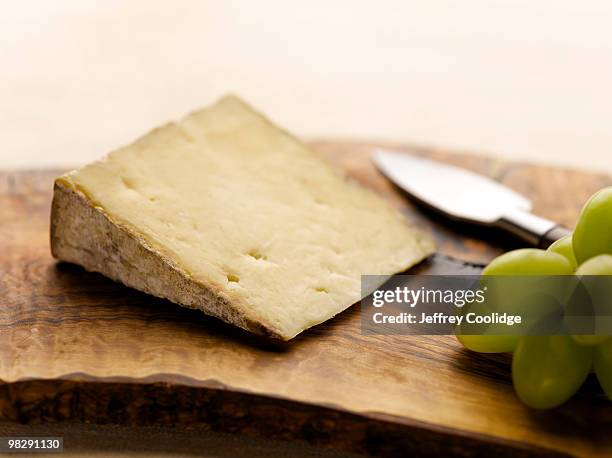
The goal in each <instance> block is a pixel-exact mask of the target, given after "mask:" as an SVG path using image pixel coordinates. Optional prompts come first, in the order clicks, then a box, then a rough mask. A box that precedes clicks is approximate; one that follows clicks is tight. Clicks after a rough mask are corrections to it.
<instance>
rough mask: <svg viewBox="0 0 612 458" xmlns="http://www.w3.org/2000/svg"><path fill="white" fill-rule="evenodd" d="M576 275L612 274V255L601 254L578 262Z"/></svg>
mask: <svg viewBox="0 0 612 458" xmlns="http://www.w3.org/2000/svg"><path fill="white" fill-rule="evenodd" d="M611 235H612V234H611ZM576 275H612V255H609V254H601V255H599V256H595V257H594V258H591V259H589V260H588V261H586V262H585V263H584V264H580V267H578V270H577V271H576Z"/></svg>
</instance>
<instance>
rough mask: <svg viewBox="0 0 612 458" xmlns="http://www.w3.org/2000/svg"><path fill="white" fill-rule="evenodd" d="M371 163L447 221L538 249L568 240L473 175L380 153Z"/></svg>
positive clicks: (503, 190) (510, 195)
mask: <svg viewBox="0 0 612 458" xmlns="http://www.w3.org/2000/svg"><path fill="white" fill-rule="evenodd" d="M372 159H373V161H374V164H375V165H376V166H377V167H378V169H379V170H380V171H381V172H382V173H383V174H384V175H385V176H386V177H387V178H389V179H390V180H391V181H392V182H393V183H395V184H396V185H397V186H399V187H400V188H401V189H403V190H404V191H406V192H407V193H408V194H409V195H410V196H411V197H412V198H413V199H415V200H416V201H417V202H418V203H420V204H421V205H425V206H426V207H429V208H430V209H432V210H434V211H436V212H438V213H440V214H442V215H444V216H446V217H447V218H450V219H452V220H455V221H459V222H464V223H471V224H478V225H481V226H487V227H498V228H500V229H503V230H505V231H507V232H509V233H511V234H513V235H514V236H516V237H519V238H520V239H522V240H523V241H524V242H525V243H527V244H528V245H530V246H536V247H540V248H547V247H548V246H550V245H551V244H552V243H553V242H554V241H556V240H558V239H559V238H561V237H563V236H565V235H568V234H570V230H569V229H567V228H565V227H563V226H562V225H560V224H557V223H555V222H553V221H550V220H548V219H546V218H542V217H540V216H537V215H534V214H533V213H531V209H532V204H531V201H530V200H529V199H527V198H526V197H524V196H522V195H521V194H519V193H517V192H515V191H513V190H511V189H510V188H508V187H506V186H504V185H502V184H501V183H499V182H497V181H495V180H492V179H491V178H488V177H485V176H483V175H480V174H478V173H475V172H472V171H469V170H466V169H463V168H460V167H455V166H452V165H449V164H443V163H441V162H438V161H434V160H431V159H425V158H422V157H417V156H412V155H408V154H404V153H399V152H395V151H389V150H382V149H379V150H377V151H375V152H374V155H373V157H372Z"/></svg>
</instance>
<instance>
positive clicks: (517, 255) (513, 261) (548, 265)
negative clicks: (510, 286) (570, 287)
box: [482, 248, 574, 275]
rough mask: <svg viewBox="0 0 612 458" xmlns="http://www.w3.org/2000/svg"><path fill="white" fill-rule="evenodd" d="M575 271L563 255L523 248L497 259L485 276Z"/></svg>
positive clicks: (570, 272)
mask: <svg viewBox="0 0 612 458" xmlns="http://www.w3.org/2000/svg"><path fill="white" fill-rule="evenodd" d="M573 271H574V269H572V266H571V264H570V262H569V261H568V260H567V259H566V258H565V257H564V256H562V255H560V254H558V253H553V252H551V251H544V250H538V249H537V248H522V249H520V250H514V251H510V252H508V253H505V254H502V255H501V256H499V257H497V258H495V259H494V260H493V261H491V263H490V264H489V265H488V266H487V267H486V268H485V269H484V270H483V271H482V274H483V275H571V274H572V273H573Z"/></svg>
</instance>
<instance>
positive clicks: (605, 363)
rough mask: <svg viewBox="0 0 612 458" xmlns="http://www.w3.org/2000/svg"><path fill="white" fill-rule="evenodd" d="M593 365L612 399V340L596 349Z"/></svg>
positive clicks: (604, 388) (600, 382)
mask: <svg viewBox="0 0 612 458" xmlns="http://www.w3.org/2000/svg"><path fill="white" fill-rule="evenodd" d="M593 366H594V368H595V375H597V380H599V384H600V385H601V387H602V388H603V390H604V391H605V392H606V394H607V395H608V397H609V398H610V399H611V400H612V340H610V341H608V342H607V343H605V344H603V345H600V346H599V347H597V348H596V349H595V352H594V355H593Z"/></svg>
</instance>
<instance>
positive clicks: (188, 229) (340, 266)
mask: <svg viewBox="0 0 612 458" xmlns="http://www.w3.org/2000/svg"><path fill="white" fill-rule="evenodd" d="M58 183H59V184H60V185H62V186H66V187H68V188H70V189H74V190H77V191H78V192H79V193H81V194H82V195H84V196H85V197H86V199H87V200H88V201H89V203H90V205H91V206H92V207H94V208H96V209H98V210H100V211H101V212H103V213H104V215H106V217H107V218H108V219H109V220H110V221H111V222H112V223H113V224H115V225H118V226H119V227H121V228H124V229H125V230H126V231H127V232H129V233H130V234H136V235H137V236H138V238H139V239H141V240H143V241H144V243H146V244H148V245H149V246H150V247H151V248H152V250H153V251H154V252H155V253H158V254H159V256H160V257H163V258H164V259H165V260H167V261H168V263H167V264H168V265H169V266H172V268H174V269H177V270H178V271H180V273H181V275H184V276H185V277H187V278H188V279H189V281H192V282H196V283H197V284H200V285H203V286H204V287H206V288H207V289H209V290H211V291H212V292H213V293H214V294H215V295H217V296H219V297H220V298H222V299H223V301H224V305H223V306H224V307H234V308H236V309H239V310H240V312H241V313H243V314H244V315H246V316H247V317H248V318H249V319H250V320H252V321H254V322H257V323H260V324H261V325H262V326H263V327H264V328H266V329H269V330H271V332H272V334H274V335H276V336H278V337H281V338H283V339H290V338H292V337H294V336H295V335H297V334H298V333H300V332H301V331H303V330H304V329H306V328H308V327H310V326H313V325H315V324H318V323H321V322H323V321H325V320H327V319H329V318H330V317H332V316H334V315H336V314H337V313H339V312H340V311H342V310H344V309H345V308H347V307H349V306H350V305H351V304H353V303H355V302H357V301H359V299H360V293H361V291H360V289H361V285H360V280H361V278H360V276H361V275H362V274H379V275H382V274H392V273H397V272H401V271H404V270H405V269H407V268H409V267H410V266H412V265H413V264H415V263H417V262H419V261H420V260H422V259H423V258H424V257H425V256H427V255H428V254H430V253H431V252H432V250H433V246H432V244H431V242H430V241H429V240H428V239H426V238H424V237H423V236H422V235H420V234H418V233H417V232H416V231H414V230H413V229H411V228H410V227H409V226H407V225H406V223H405V222H404V221H403V220H402V217H401V216H400V215H399V214H398V213H397V212H396V211H395V210H394V209H392V208H391V207H390V206H389V205H388V204H387V203H386V202H384V201H383V200H382V199H381V198H380V197H378V196H377V195H375V194H374V193H372V192H371V191H368V190H366V189H364V188H362V187H361V186H359V185H357V184H356V183H354V182H352V181H350V180H348V179H347V178H346V177H345V176H344V175H343V173H342V172H341V171H339V170H336V169H335V168H333V167H331V166H330V165H329V164H328V163H327V162H325V161H324V160H323V159H321V158H320V157H319V156H318V155H317V154H315V153H314V152H312V151H310V150H309V149H308V148H307V147H306V146H305V145H303V144H302V143H301V142H299V141H298V140H296V139H295V138H293V137H292V136H290V135H289V134H287V133H286V132H284V131H282V130H281V129H279V128H277V127H276V126H275V125H273V124H272V123H271V122H270V121H268V120H267V119H266V118H264V117H263V116H261V115H260V114H258V113H257V112H255V111H254V110H253V109H251V108H250V107H249V106H248V105H246V104H245V103H244V102H242V101H241V100H240V99H238V98H237V97H234V96H227V97H225V98H223V99H221V100H220V101H218V102H217V103H216V104H215V105H213V106H211V107H209V108H207V109H203V110H201V111H198V112H195V113H192V114H190V115H189V116H187V117H185V118H184V119H182V120H181V121H179V122H176V123H170V124H167V125H165V126H162V127H160V128H158V129H156V130H153V131H152V132H150V133H149V134H147V135H145V136H144V137H142V138H140V139H138V140H137V141H135V142H134V143H133V144H131V145H129V146H126V147H123V148H120V149H118V150H116V151H113V152H111V153H110V154H108V155H107V156H106V157H105V158H104V159H102V160H100V161H98V162H95V163H92V164H90V165H87V166H85V167H83V168H81V169H79V170H77V171H75V172H71V173H70V174H67V175H64V176H63V177H60V178H59V179H58ZM58 224H60V225H61V224H62V223H61V219H60V222H59V223H58ZM84 226H85V227H83V231H84V233H86V232H87V225H86V224H85V225H84ZM60 257H61V256H60ZM73 262H74V261H73ZM77 262H78V261H77ZM125 264H126V265H125V269H126V270H129V269H130V266H129V263H127V262H126V263H125ZM101 270H103V268H102V269H101ZM102 273H105V272H102ZM145 273H146V272H145ZM155 274H158V275H159V273H151V275H155ZM162 274H163V272H162ZM115 276H118V277H119V279H121V273H119V274H118V275H115ZM126 284H130V283H129V282H126ZM131 286H134V285H131ZM136 287H138V286H137V285H136ZM166 297H168V296H166ZM200 308H201V309H202V310H203V311H204V312H207V308H206V304H202V306H201V307H200ZM216 315H217V316H218V315H219V314H218V313H217V314H216ZM229 321H231V320H229Z"/></svg>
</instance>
